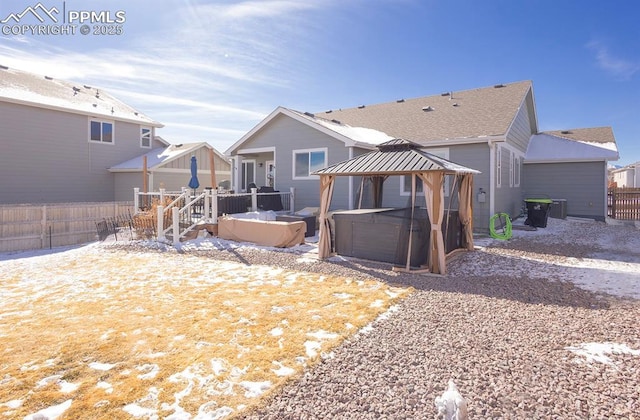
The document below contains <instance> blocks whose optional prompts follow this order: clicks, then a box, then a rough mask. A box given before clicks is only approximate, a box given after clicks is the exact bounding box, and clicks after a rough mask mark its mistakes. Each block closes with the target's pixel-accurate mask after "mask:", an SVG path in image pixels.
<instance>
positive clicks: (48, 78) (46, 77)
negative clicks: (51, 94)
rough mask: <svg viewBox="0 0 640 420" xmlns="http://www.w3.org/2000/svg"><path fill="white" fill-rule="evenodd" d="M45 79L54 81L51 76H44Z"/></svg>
mask: <svg viewBox="0 0 640 420" xmlns="http://www.w3.org/2000/svg"><path fill="white" fill-rule="evenodd" d="M44 78H45V79H47V80H53V77H51V76H44Z"/></svg>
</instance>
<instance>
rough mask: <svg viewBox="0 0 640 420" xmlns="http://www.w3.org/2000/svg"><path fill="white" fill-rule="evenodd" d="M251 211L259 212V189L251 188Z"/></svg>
mask: <svg viewBox="0 0 640 420" xmlns="http://www.w3.org/2000/svg"><path fill="white" fill-rule="evenodd" d="M251 211H258V189H257V188H251Z"/></svg>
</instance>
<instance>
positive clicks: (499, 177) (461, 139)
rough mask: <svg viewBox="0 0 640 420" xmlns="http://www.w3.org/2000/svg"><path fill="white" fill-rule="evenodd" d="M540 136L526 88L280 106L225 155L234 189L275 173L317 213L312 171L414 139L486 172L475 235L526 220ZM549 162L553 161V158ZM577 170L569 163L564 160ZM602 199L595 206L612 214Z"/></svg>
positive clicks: (398, 181) (351, 195) (338, 198)
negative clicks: (309, 107)
mask: <svg viewBox="0 0 640 420" xmlns="http://www.w3.org/2000/svg"><path fill="white" fill-rule="evenodd" d="M536 134H538V118H537V113H536V108H535V101H534V95H533V86H532V83H531V81H522V82H516V83H509V84H499V85H495V86H491V87H486V88H479V89H471V90H465V91H454V92H450V91H448V92H444V93H442V94H439V95H434V96H426V97H421V98H414V99H398V100H396V101H394V102H389V103H383V104H377V105H366V106H365V105H361V106H358V107H356V108H349V109H336V110H329V111H325V112H321V113H315V114H312V113H307V112H305V113H302V112H297V111H293V110H291V109H287V108H283V107H278V108H276V109H275V110H274V111H273V112H272V113H271V114H269V115H268V116H267V117H266V118H265V119H264V120H263V121H261V122H260V123H259V124H258V125H257V126H255V127H254V128H253V129H252V130H251V131H249V132H248V133H247V134H246V135H245V136H243V137H242V138H241V139H240V140H239V141H238V142H236V143H235V144H234V145H232V146H231V147H230V148H229V149H228V150H227V151H226V153H225V154H226V155H227V156H230V157H231V158H232V184H233V188H235V189H239V190H243V189H245V188H246V186H247V184H248V183H250V182H254V183H256V184H257V185H265V184H266V183H267V182H269V179H268V178H267V177H266V176H267V174H268V173H273V174H274V178H273V179H274V181H273V183H274V187H275V188H276V189H288V188H289V187H295V188H296V208H302V207H309V206H315V207H317V206H318V205H319V181H318V177H317V176H313V175H310V174H311V173H312V172H313V171H315V170H317V169H319V168H322V167H325V166H328V165H330V164H335V163H338V162H341V161H344V160H347V159H351V158H353V157H355V156H358V155H360V154H362V153H366V152H368V151H370V150H373V149H374V148H375V145H376V144H379V143H381V142H383V141H386V140H388V139H390V138H402V139H406V140H410V141H412V142H415V143H418V144H420V145H422V146H423V147H424V150H426V151H428V152H430V153H433V154H436V155H438V156H440V157H444V158H446V159H448V160H450V161H453V162H456V163H459V164H461V165H464V166H466V167H469V168H473V169H476V170H479V171H481V174H480V175H476V176H475V177H474V193H473V195H474V198H475V200H474V203H473V208H474V226H475V228H476V230H481V231H487V230H488V228H489V219H490V217H491V216H492V215H493V214H495V213H497V212H506V213H509V214H510V215H512V217H517V216H519V215H520V214H521V211H522V208H523V204H524V203H523V199H524V198H525V196H526V195H527V191H525V182H524V179H523V178H524V173H523V162H524V160H525V154H526V152H527V148H528V146H529V141H530V139H531V138H532V136H534V135H536ZM604 140H606V141H609V140H610V139H609V137H607V138H606V139H603V141H604ZM614 148H615V140H614ZM547 153H548V157H549V158H550V159H552V157H553V154H554V150H553V149H550V150H547ZM615 155H616V156H617V151H616V152H615ZM608 158H613V155H611V156H608ZM572 162H574V161H573V160H572V159H571V158H570V157H568V158H567V159H566V160H565V161H563V163H565V164H569V163H572ZM575 162H582V161H581V160H579V159H578V160H575ZM532 163H533V162H532ZM605 167H606V165H605ZM596 169H597V171H596V177H599V176H600V175H599V174H600V169H599V167H598V168H596ZM567 170H569V171H570V170H571V168H570V167H569V166H567ZM598 179H599V180H600V181H598V184H597V185H594V186H592V187H589V188H595V189H596V190H598V191H599V190H601V189H602V188H606V178H605V177H603V178H598ZM594 182H596V181H595V180H594ZM600 184H603V185H600ZM359 186H360V178H357V177H349V178H345V179H339V180H337V181H336V185H335V187H334V194H333V200H332V206H331V207H332V209H351V208H354V206H355V204H354V203H355V201H356V196H357V191H358V188H359ZM451 188H452V185H450V183H447V185H445V190H446V191H445V194H446V195H447V196H448V195H450V191H451ZM549 191H550V194H554V195H557V194H560V193H561V192H562V191H555V190H554V191H551V190H549ZM567 197H569V196H568V194H561V195H560V196H559V197H558V198H567ZM409 198H410V183H409V178H408V177H403V176H397V177H395V179H388V180H387V181H386V182H385V189H384V197H383V204H382V206H383V207H406V206H409V205H410V202H409ZM602 200H603V201H601V202H598V203H594V206H595V207H604V206H605V205H606V200H604V198H603V199H602ZM418 204H420V203H418ZM453 205H455V203H454V204H453ZM594 214H595V213H594ZM598 215H599V213H598Z"/></svg>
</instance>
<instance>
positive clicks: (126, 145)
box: [0, 66, 169, 204]
mask: <svg viewBox="0 0 640 420" xmlns="http://www.w3.org/2000/svg"><path fill="white" fill-rule="evenodd" d="M158 127H162V124H160V123H158V122H157V121H154V120H153V119H151V118H149V117H147V116H146V115H144V114H142V113H141V112H139V111H137V110H135V109H133V108H131V107H130V106H128V105H126V104H124V103H122V102H121V101H119V100H118V99H116V98H114V97H113V96H111V95H110V94H109V93H107V92H105V91H103V90H102V89H99V88H96V87H93V86H88V85H84V84H78V83H71V82H66V81H62V80H57V79H53V78H51V77H48V76H39V75H35V74H32V73H27V72H24V71H19V70H15V69H10V68H8V67H6V66H0V147H1V149H0V204H15V203H62V202H103V201H114V200H115V198H116V197H115V195H116V194H115V188H116V187H115V177H114V175H113V174H112V173H111V172H109V170H108V168H110V167H112V166H114V165H117V164H119V163H121V162H123V161H126V160H128V159H131V158H133V157H135V156H139V155H141V154H143V153H145V152H146V151H151V150H153V149H156V148H158V147H166V146H168V145H169V143H167V142H166V141H164V140H163V139H161V138H160V137H157V136H156V135H155V130H156V128H158ZM131 199H132V195H130V196H129V197H128V198H127V200H131Z"/></svg>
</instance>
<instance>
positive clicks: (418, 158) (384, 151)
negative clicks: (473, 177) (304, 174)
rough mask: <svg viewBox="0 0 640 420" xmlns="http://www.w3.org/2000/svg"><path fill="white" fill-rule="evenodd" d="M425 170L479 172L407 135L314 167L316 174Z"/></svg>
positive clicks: (406, 173)
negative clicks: (408, 138)
mask: <svg viewBox="0 0 640 420" xmlns="http://www.w3.org/2000/svg"><path fill="white" fill-rule="evenodd" d="M425 171H444V172H446V173H466V174H479V173H480V172H479V171H477V170H475V169H471V168H467V167H465V166H462V165H459V164H457V163H455V162H451V161H450V160H447V159H444V158H441V157H439V156H436V155H434V154H431V153H428V152H426V151H424V150H422V149H420V145H418V144H416V143H413V142H411V141H407V140H404V139H393V140H390V141H387V142H384V143H382V144H380V145H378V150H375V151H372V152H369V153H365V154H363V155H359V156H356V157H354V158H352V159H349V160H345V161H343V162H339V163H336V164H335V165H331V166H328V167H326V168H323V169H320V170H318V171H315V172H314V174H315V175H363V176H364V175H408V174H412V173H418V172H425Z"/></svg>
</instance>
